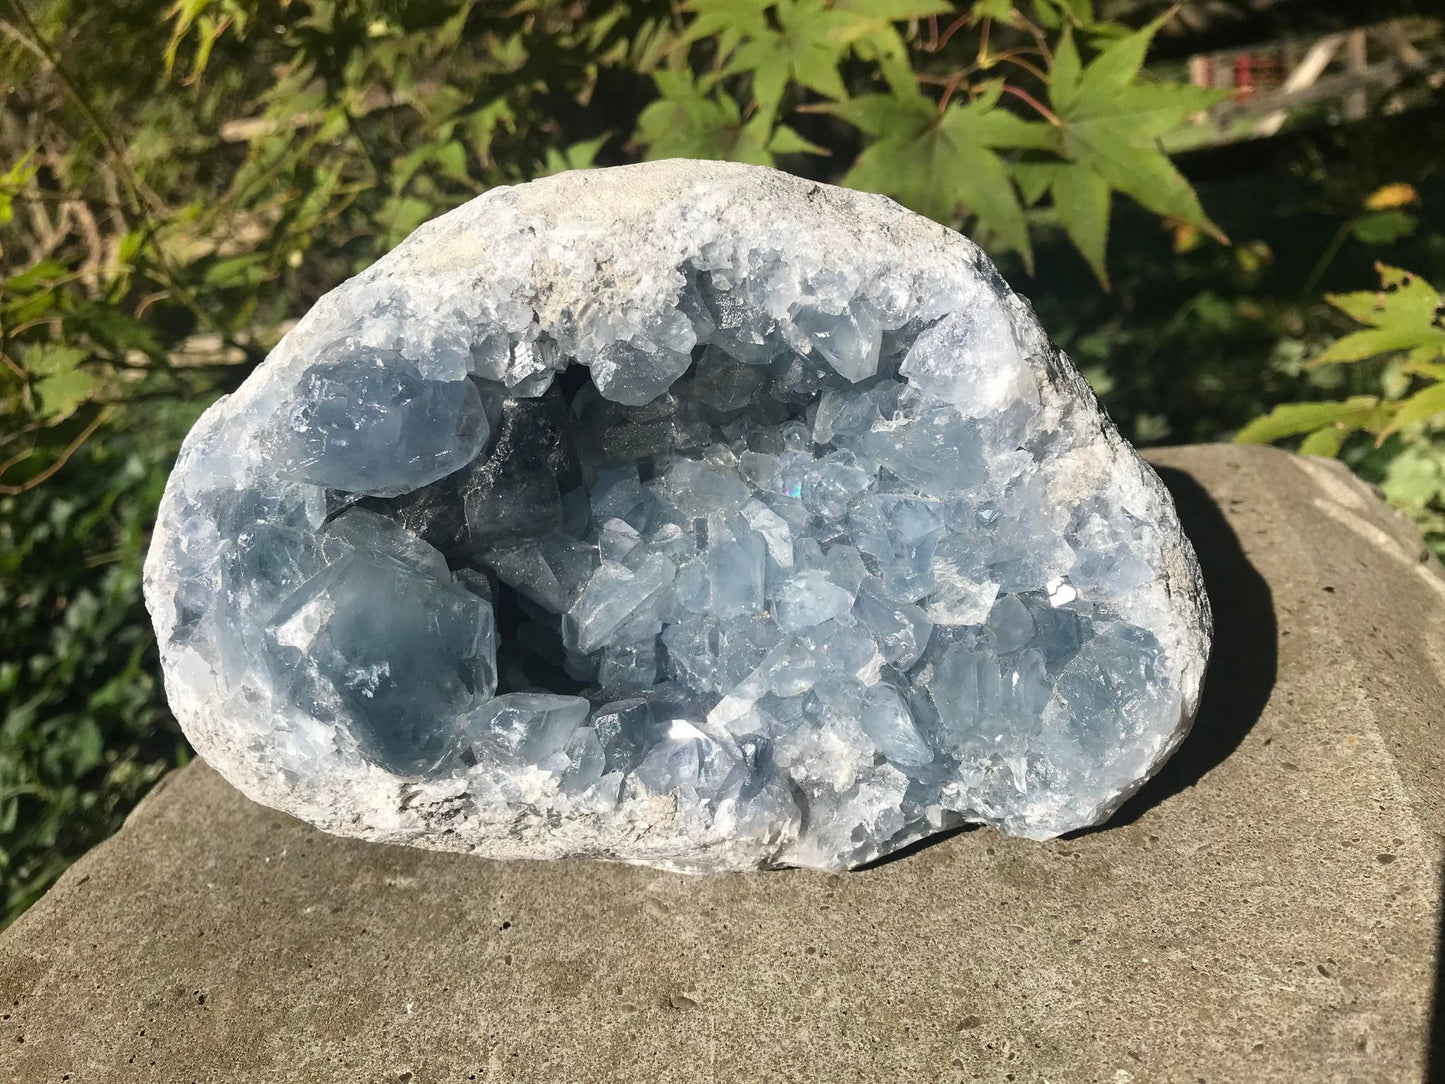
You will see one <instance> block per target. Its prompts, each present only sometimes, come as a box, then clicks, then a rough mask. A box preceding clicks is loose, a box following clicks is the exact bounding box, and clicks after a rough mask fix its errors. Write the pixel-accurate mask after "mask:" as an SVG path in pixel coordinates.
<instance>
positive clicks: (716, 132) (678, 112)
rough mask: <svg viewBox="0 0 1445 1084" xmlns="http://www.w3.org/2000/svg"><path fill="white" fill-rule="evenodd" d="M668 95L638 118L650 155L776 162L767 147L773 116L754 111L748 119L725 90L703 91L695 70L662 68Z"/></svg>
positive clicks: (641, 137) (661, 77)
mask: <svg viewBox="0 0 1445 1084" xmlns="http://www.w3.org/2000/svg"><path fill="white" fill-rule="evenodd" d="M654 78H655V79H656V80H657V84H658V87H659V89H661V90H662V91H663V93H664V95H665V96H664V97H663V98H662V99H661V100H659V101H656V102H653V103H652V104H651V105H649V106H648V107H647V108H646V109H644V110H643V111H642V113H641V115H639V116H638V118H637V140H638V142H640V143H642V144H643V145H644V146H645V147H646V148H647V154H646V157H647V158H649V159H657V158H711V159H723V160H729V161H734V162H751V163H753V164H755V165H765V166H768V165H772V164H773V156H772V154H770V153H769V151H768V149H767V143H768V140H769V139H770V138H771V136H772V132H771V127H772V120H771V118H770V117H769V116H767V115H765V114H755V115H754V116H753V118H752V120H750V121H748V122H747V123H744V122H743V119H742V113H741V111H740V110H739V109H738V105H737V103H736V102H735V101H733V100H732V99H731V98H730V97H728V96H727V95H725V94H720V93H714V94H711V95H707V94H704V93H702V91H701V90H700V89H699V87H698V86H697V84H696V83H695V82H694V81H693V78H692V76H691V74H687V73H677V72H670V73H663V72H658V73H657V74H656V76H655V77H654Z"/></svg>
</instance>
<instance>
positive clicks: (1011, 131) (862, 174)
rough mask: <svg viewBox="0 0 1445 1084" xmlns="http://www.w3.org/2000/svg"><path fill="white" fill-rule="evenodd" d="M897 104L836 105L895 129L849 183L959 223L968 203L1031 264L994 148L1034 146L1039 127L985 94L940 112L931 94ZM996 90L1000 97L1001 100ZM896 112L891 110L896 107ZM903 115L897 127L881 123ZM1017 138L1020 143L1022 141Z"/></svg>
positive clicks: (983, 224) (871, 149)
mask: <svg viewBox="0 0 1445 1084" xmlns="http://www.w3.org/2000/svg"><path fill="white" fill-rule="evenodd" d="M914 95H915V97H914V100H912V101H909V100H907V99H900V100H899V101H898V102H897V103H896V104H894V105H884V104H882V103H880V102H878V101H876V100H872V101H869V102H867V104H866V105H865V106H863V107H862V108H857V101H856V100H855V101H854V102H846V103H839V104H838V105H837V106H834V107H832V108H833V110H834V111H837V112H838V113H839V114H840V115H845V116H846V115H847V114H848V113H849V111H850V110H852V115H853V116H854V117H855V118H856V119H857V120H859V121H861V122H862V123H866V124H868V125H869V126H870V127H874V128H876V129H878V130H880V131H886V132H887V133H888V134H884V135H882V137H881V138H879V139H878V140H876V141H875V142H873V143H871V144H869V145H868V146H867V147H865V148H864V150H863V152H862V154H860V155H859V156H858V160H857V161H856V162H855V163H854V164H853V168H852V169H850V170H849V171H848V173H847V174H846V175H845V176H844V178H843V183H844V184H846V185H849V186H851V187H853V188H863V189H868V190H871V191H874V192H882V193H884V194H885V195H890V196H893V197H895V198H897V199H898V200H900V201H901V202H903V203H905V204H907V205H908V206H909V207H912V208H913V209H914V210H916V211H918V212H919V213H921V214H925V215H928V216H929V217H931V218H935V219H937V220H938V221H940V222H945V223H952V222H956V221H957V220H958V218H959V216H960V215H961V213H962V212H964V211H965V210H967V211H971V212H972V213H974V214H975V215H977V216H978V224H979V227H980V228H981V229H983V230H985V231H987V232H988V233H990V234H992V235H993V236H994V237H995V238H996V239H997V241H998V242H999V244H1000V245H1001V246H1002V247H1004V248H1011V249H1013V250H1015V251H1017V252H1019V253H1020V254H1021V255H1022V256H1023V258H1024V262H1025V264H1026V265H1027V266H1029V267H1032V264H1033V252H1032V249H1031V247H1030V245H1029V235H1028V225H1027V223H1026V222H1025V220H1024V213H1023V207H1022V205H1021V204H1020V203H1019V198H1018V193H1017V192H1016V191H1015V189H1014V186H1013V181H1012V179H1011V178H1010V176H1009V168H1008V166H1007V165H1006V164H1005V163H1004V160H1003V159H1002V158H1001V157H999V155H998V154H996V153H995V152H994V148H999V147H1008V146H1017V145H1019V142H1024V143H1025V145H1028V146H1032V145H1034V140H1035V137H1036V133H1035V131H1034V130H1033V128H1032V127H1030V126H1027V125H1024V126H1023V127H1022V128H1020V125H1023V124H1024V122H1020V121H1018V119H1017V118H1013V120H1012V121H1011V122H1007V123H1000V119H999V118H998V117H997V116H995V114H997V113H999V112H1001V111H1000V110H998V109H997V108H996V107H995V106H994V105H993V104H992V102H991V101H990V100H989V97H988V96H987V95H985V96H984V97H981V98H979V99H978V100H977V101H975V102H972V103H970V104H968V105H956V104H955V105H951V106H949V108H948V109H947V110H946V111H945V112H944V113H943V115H942V116H939V114H938V111H937V109H936V108H935V107H934V106H933V105H932V103H931V102H929V100H928V99H927V98H924V97H923V96H922V95H921V94H918V93H917V92H916V91H915V92H914ZM996 97H997V96H996V95H995V96H994V100H996ZM890 111H891V113H890ZM890 115H891V116H892V117H894V118H896V120H897V124H896V126H895V127H893V128H892V129H891V130H889V129H886V128H882V127H881V124H880V122H881V121H882V120H883V119H884V118H885V117H887V116H890ZM1016 141H1017V142H1016Z"/></svg>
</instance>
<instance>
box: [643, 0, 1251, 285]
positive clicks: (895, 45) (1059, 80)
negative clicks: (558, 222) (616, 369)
mask: <svg viewBox="0 0 1445 1084" xmlns="http://www.w3.org/2000/svg"><path fill="white" fill-rule="evenodd" d="M1034 8H1035V10H1036V12H1037V18H1038V20H1039V21H1037V22H1035V21H1031V20H1030V19H1028V18H1027V17H1025V15H1024V14H1023V13H1022V9H1021V7H1016V6H1015V5H1013V4H1010V3H1005V2H986V3H979V4H975V5H973V7H972V8H970V9H969V11H968V12H967V13H966V14H963V15H960V16H957V17H956V18H954V19H953V20H952V21H951V22H950V25H949V26H948V27H947V28H946V29H944V30H942V31H940V28H939V17H940V16H943V15H947V14H952V13H951V11H950V8H949V5H948V4H945V3H940V2H937V0H873V2H870V0H851V2H846V3H844V2H835V3H833V4H828V3H825V2H824V0H771V2H768V0H690V2H689V3H688V4H686V5H685V7H684V10H685V11H687V12H688V13H689V14H690V15H691V21H690V22H689V23H687V24H686V25H685V26H684V27H683V29H682V30H681V31H680V32H678V33H675V34H674V35H672V37H671V39H670V44H669V45H668V46H667V47H666V48H665V49H664V52H663V54H662V63H663V65H664V67H663V70H661V71H659V72H657V73H656V82H657V88H658V92H659V95H660V97H659V100H658V101H657V102H656V103H654V104H652V105H650V106H648V108H647V109H646V110H645V111H644V112H643V114H642V116H641V118H640V123H639V125H638V130H637V137H638V141H639V142H640V143H641V144H642V145H643V147H644V148H645V149H646V151H647V153H648V155H649V156H650V157H658V158H662V157H671V156H675V155H680V154H691V155H697V156H701V157H729V158H733V159H736V160H738V161H748V162H759V163H763V164H773V163H775V162H776V161H777V159H778V158H779V157H780V156H787V155H790V154H797V153H818V152H820V151H821V150H822V146H829V147H831V146H832V145H834V144H836V143H837V142H838V139H837V137H836V136H833V135H831V134H827V135H825V131H826V130H823V129H818V128H817V126H816V124H814V123H810V115H812V116H816V115H819V114H822V115H824V116H828V117H833V118H837V119H838V120H841V121H843V122H845V123H846V124H848V125H851V126H852V127H853V128H855V129H857V132H858V134H859V136H861V138H862V142H863V145H862V147H861V149H860V150H859V151H858V153H857V155H856V157H855V158H854V159H853V161H852V164H851V165H848V164H847V163H846V162H845V163H837V162H835V163H832V165H833V167H834V168H837V167H838V166H845V167H846V168H842V169H841V171H840V173H839V174H833V170H832V169H829V170H828V172H829V173H830V174H833V175H839V176H841V180H842V183H844V184H848V185H851V186H854V187H858V188H864V189H868V190H871V191H877V192H883V193H885V194H887V195H890V196H894V197H896V198H897V199H899V200H900V201H901V202H903V203H905V204H906V205H908V206H910V207H912V208H913V209H915V210H917V211H919V212H921V213H923V214H926V215H929V216H931V217H933V218H937V219H938V220H939V221H942V222H946V223H949V224H951V225H953V224H962V223H968V224H969V225H970V228H971V230H972V231H973V232H974V233H976V234H978V235H980V236H981V237H983V238H985V239H986V240H987V241H988V242H989V243H990V244H991V245H992V247H993V248H994V249H995V250H996V251H998V250H1007V251H1014V252H1017V253H1019V254H1020V256H1021V257H1022V258H1023V261H1024V263H1025V266H1026V267H1028V266H1031V264H1032V259H1033V246H1032V242H1031V229H1034V228H1037V227H1038V225H1039V224H1041V223H1044V222H1046V221H1047V216H1046V215H1043V214H1036V215H1035V216H1034V221H1033V222H1032V223H1031V222H1030V216H1029V213H1028V211H1027V210H1026V208H1027V207H1032V206H1035V205H1038V204H1040V203H1041V202H1042V201H1043V200H1044V199H1045V197H1048V199H1049V204H1048V209H1049V210H1051V211H1052V212H1053V217H1054V220H1055V221H1057V222H1058V223H1059V224H1061V225H1062V226H1063V227H1064V229H1065V230H1066V232H1067V234H1068V236H1069V238H1070V239H1071V240H1072V241H1073V243H1074V244H1075V246H1076V247H1077V248H1078V250H1079V251H1080V253H1081V254H1082V255H1083V256H1084V258H1085V260H1086V261H1087V262H1088V264H1089V267H1090V268H1091V269H1092V270H1093V271H1094V273H1095V275H1096V276H1097V277H1098V278H1099V280H1100V282H1103V283H1107V281H1108V274H1107V270H1106V258H1105V239H1106V236H1107V233H1108V220H1109V211H1110V204H1111V200H1112V195H1113V193H1115V192H1120V193H1123V194H1125V195H1127V196H1129V197H1131V198H1132V199H1134V200H1136V201H1138V202H1139V203H1140V204H1142V205H1143V206H1144V207H1146V208H1148V209H1149V210H1151V211H1153V212H1155V213H1157V214H1160V215H1164V216H1167V217H1169V218H1172V219H1177V220H1178V221H1180V222H1184V223H1188V224H1190V225H1192V226H1195V227H1197V228H1199V229H1201V230H1204V231H1206V232H1208V233H1210V234H1212V235H1214V236H1216V237H1218V238H1219V239H1220V240H1224V234H1223V231H1221V230H1220V229H1219V228H1218V227H1217V226H1215V225H1214V223H1213V222H1211V221H1210V219H1209V218H1208V216H1207V215H1205V213H1204V210H1203V208H1202V207H1201V205H1200V203H1199V200H1198V197H1197V196H1196V195H1195V193H1194V190H1193V189H1192V188H1191V187H1190V186H1189V183H1188V182H1187V181H1186V180H1185V179H1184V177H1183V176H1182V175H1181V174H1180V173H1179V172H1178V170H1176V169H1175V168H1174V167H1173V165H1171V164H1170V161H1169V159H1168V157H1167V156H1166V155H1165V154H1164V153H1163V151H1162V150H1161V149H1160V145H1159V140H1160V137H1162V136H1164V135H1165V134H1167V133H1168V132H1170V131H1172V130H1174V129H1176V128H1179V127H1180V126H1181V125H1184V124H1185V123H1186V122H1187V121H1188V119H1189V118H1190V117H1191V116H1192V115H1193V114H1196V113H1199V112H1201V111H1202V110H1204V109H1205V108H1207V107H1208V106H1209V105H1210V104H1212V103H1213V102H1215V101H1217V100H1218V98H1219V97H1220V95H1219V94H1218V93H1217V92H1214V91H1207V90H1201V89H1199V88H1195V87H1187V86H1179V85H1174V84H1170V83H1163V82H1159V81H1156V80H1152V79H1150V78H1148V77H1147V76H1145V75H1144V73H1143V64H1144V56H1145V53H1146V52H1147V50H1148V48H1149V44H1150V42H1151V41H1152V40H1153V37H1154V35H1155V34H1156V33H1157V32H1158V30H1159V28H1160V27H1161V26H1162V25H1163V23H1164V22H1165V20H1166V19H1167V18H1168V16H1164V17H1161V18H1160V19H1157V20H1155V21H1154V22H1152V23H1150V24H1149V25H1148V26H1146V27H1144V28H1143V29H1141V30H1138V31H1134V32H1132V33H1131V32H1129V31H1128V29H1127V28H1125V27H1123V26H1121V25H1119V24H1116V23H1110V22H1104V21H1099V20H1095V19H1094V18H1093V16H1092V13H1091V7H1090V5H1088V4H1083V3H1078V4H1072V3H1069V4H1055V3H1042V4H1036V5H1034ZM925 19H926V20H928V23H929V33H928V34H926V35H925V34H924V33H923V32H922V25H923V24H922V20H925ZM900 24H902V25H900ZM965 28H968V29H973V30H976V34H965V33H960V31H962V30H964V29H965ZM1051 32H1052V33H1054V34H1056V36H1055V37H1054V38H1053V39H1052V41H1051V38H1050V34H1051ZM1080 38H1082V39H1084V40H1086V41H1087V42H1088V44H1089V48H1090V49H1091V50H1092V51H1094V52H1096V53H1097V55H1095V56H1093V57H1092V59H1090V60H1089V62H1088V63H1087V64H1085V63H1084V62H1083V59H1082V53H1081V50H1080V46H1079V39H1080ZM665 40H666V39H665ZM1045 98H1047V100H1048V101H1049V102H1050V105H1045V104H1043V99H1045ZM1015 106H1017V107H1018V108H1017V109H1015V108H1014V107H1015ZM815 130H817V132H818V134H816V135H815V134H813V133H814V131H815ZM800 133H801V134H800ZM820 144H821V145H822V146H820Z"/></svg>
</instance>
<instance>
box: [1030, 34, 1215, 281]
mask: <svg viewBox="0 0 1445 1084" xmlns="http://www.w3.org/2000/svg"><path fill="white" fill-rule="evenodd" d="M1165 18H1166V17H1165V16H1161V17H1160V18H1159V19H1156V20H1155V21H1154V22H1152V23H1150V24H1149V25H1148V26H1146V27H1144V28H1143V29H1142V30H1139V31H1136V32H1135V33H1132V34H1130V35H1128V36H1127V37H1125V38H1123V39H1121V40H1119V41H1116V42H1114V43H1113V44H1111V45H1110V46H1109V47H1108V48H1106V49H1105V50H1104V51H1103V52H1102V53H1100V54H1099V55H1098V56H1097V57H1095V58H1094V59H1093V60H1092V61H1090V62H1089V64H1088V65H1087V66H1086V67H1081V63H1080V59H1079V54H1078V50H1077V46H1076V45H1075V42H1074V36H1073V33H1072V31H1071V30H1069V29H1066V30H1065V31H1064V34H1063V36H1062V38H1061V40H1060V42H1059V47H1058V49H1057V51H1056V53H1055V55H1054V66H1053V70H1052V72H1051V73H1050V74H1051V80H1050V85H1049V101H1050V103H1051V105H1052V106H1053V110H1054V113H1055V114H1056V115H1057V117H1058V118H1059V121H1060V132H1059V137H1060V144H1059V146H1060V151H1061V153H1062V154H1063V156H1064V157H1066V158H1068V159H1070V160H1072V161H1073V162H1075V163H1077V164H1078V165H1079V166H1080V167H1082V168H1083V169H1085V170H1087V171H1088V172H1090V173H1093V174H1095V175H1096V176H1097V177H1098V178H1099V179H1100V180H1101V181H1103V182H1104V184H1106V185H1107V186H1108V187H1109V188H1110V189H1113V190H1115V191H1119V192H1122V193H1124V194H1125V195H1126V196H1129V197H1130V198H1131V199H1133V200H1134V201H1136V202H1137V203H1139V204H1141V205H1142V206H1144V207H1146V208H1147V209H1149V210H1151V211H1153V212H1155V213H1156V214H1159V215H1163V216H1165V217H1168V218H1175V219H1178V220H1180V221H1182V222H1187V223H1189V224H1191V225H1194V226H1197V227H1199V228H1200V229H1203V230H1206V231H1208V232H1209V233H1211V234H1212V235H1214V236H1215V237H1216V238H1218V239H1220V240H1221V241H1225V240H1227V238H1225V236H1224V232H1223V231H1222V230H1220V228H1219V227H1218V226H1216V225H1215V224H1214V223H1213V222H1212V221H1210V219H1209V217H1208V216H1207V215H1206V214H1205V213H1204V208H1203V207H1202V206H1201V205H1200V203H1199V197H1198V196H1197V195H1195V192H1194V189H1193V188H1191V187H1190V185H1189V182H1188V181H1186V180H1185V179H1184V177H1183V175H1182V174H1180V173H1179V171H1178V170H1177V169H1175V168H1174V165H1173V163H1171V162H1170V161H1169V158H1168V156H1166V155H1165V154H1164V152H1163V150H1162V148H1161V147H1160V145H1159V137H1160V136H1162V135H1164V134H1165V133H1167V132H1169V131H1170V130H1172V129H1174V128H1176V127H1177V126H1179V125H1180V124H1181V123H1183V121H1184V120H1185V119H1186V118H1187V117H1189V116H1190V115H1191V114H1193V113H1196V112H1198V111H1200V110H1201V109H1205V108H1207V107H1208V106H1209V105H1211V104H1212V103H1214V102H1215V101H1218V100H1219V99H1220V97H1221V94H1220V93H1219V92H1216V91H1210V90H1205V89H1203V88H1200V87H1192V86H1182V85H1177V84H1168V83H1148V84H1145V83H1136V82H1134V80H1135V79H1136V78H1137V77H1138V75H1139V72H1140V69H1141V67H1142V65H1143V62H1144V56H1145V53H1146V52H1147V51H1148V48H1149V43H1150V41H1151V40H1152V39H1153V37H1154V34H1155V33H1156V32H1157V31H1158V29H1159V27H1160V26H1162V25H1163V22H1164V19H1165ZM1068 194H1070V195H1073V194H1075V193H1073V192H1069V193H1068ZM1091 196H1092V197H1093V198H1094V202H1095V204H1097V196H1096V194H1095V193H1093V192H1092V191H1091ZM1076 243H1077V241H1076ZM1081 251H1082V249H1081ZM1085 255H1086V257H1088V258H1089V259H1090V262H1091V265H1092V264H1093V263H1094V257H1095V256H1096V255H1097V246H1095V247H1094V248H1093V249H1092V250H1091V252H1088V253H1086V254H1085Z"/></svg>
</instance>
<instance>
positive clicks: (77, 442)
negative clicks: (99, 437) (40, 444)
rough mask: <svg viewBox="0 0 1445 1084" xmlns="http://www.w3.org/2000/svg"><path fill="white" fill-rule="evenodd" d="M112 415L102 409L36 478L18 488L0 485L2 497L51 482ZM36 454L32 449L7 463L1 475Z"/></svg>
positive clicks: (107, 410) (108, 408) (14, 494)
mask: <svg viewBox="0 0 1445 1084" xmlns="http://www.w3.org/2000/svg"><path fill="white" fill-rule="evenodd" d="M112 413H114V410H113V409H112V408H111V407H108V406H107V407H102V408H101V410H100V412H99V413H98V414H96V416H95V417H94V418H92V419H91V422H90V424H89V425H87V426H86V427H85V428H84V429H82V430H81V431H80V434H79V435H78V436H77V437H76V438H75V439H74V440H72V441H71V442H70V443H69V444H68V445H66V447H65V451H63V452H61V453H60V457H59V458H58V459H57V460H56V461H55V462H54V463H52V464H50V466H48V467H46V468H45V469H44V470H43V471H41V472H40V473H39V474H37V475H36V476H35V477H34V478H29V479H26V480H25V481H24V482H21V483H20V484H19V485H18V486H17V485H5V484H3V483H0V495H4V496H6V497H18V496H19V495H20V494H22V493H25V492H27V491H28V490H32V489H34V488H35V487H36V486H38V485H42V484H44V483H45V482H47V481H49V480H50V478H52V477H53V476H54V475H55V473H56V472H57V471H59V470H60V469H61V468H62V467H64V466H65V464H67V463H69V462H70V459H71V457H72V456H73V455H75V453H76V452H78V451H80V448H81V445H83V444H84V443H85V442H86V441H87V440H89V439H90V438H91V437H93V436H94V435H95V431H96V430H97V429H99V428H100V427H101V425H102V424H104V422H105V420H106V419H107V418H109V417H110V416H111V414H112ZM34 454H35V450H34V449H33V448H32V449H31V450H30V451H29V452H26V453H25V455H23V456H20V457H17V458H15V459H13V460H12V461H10V462H7V463H6V464H5V465H4V467H3V468H0V474H4V472H5V471H6V470H8V469H9V468H10V467H12V466H14V465H15V463H19V462H21V461H23V460H25V459H28V458H30V456H32V455H34Z"/></svg>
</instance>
